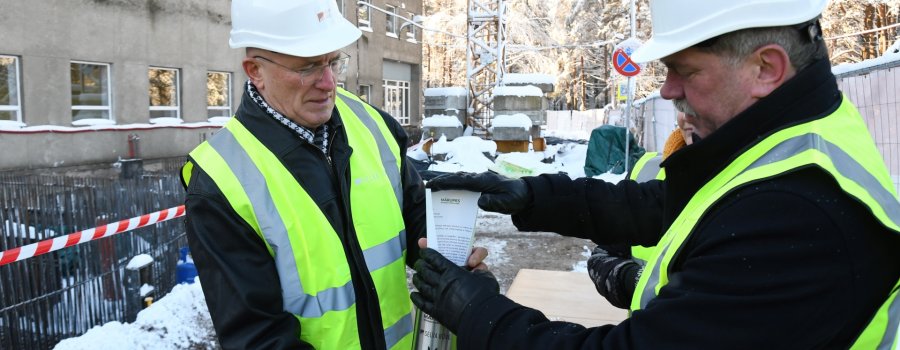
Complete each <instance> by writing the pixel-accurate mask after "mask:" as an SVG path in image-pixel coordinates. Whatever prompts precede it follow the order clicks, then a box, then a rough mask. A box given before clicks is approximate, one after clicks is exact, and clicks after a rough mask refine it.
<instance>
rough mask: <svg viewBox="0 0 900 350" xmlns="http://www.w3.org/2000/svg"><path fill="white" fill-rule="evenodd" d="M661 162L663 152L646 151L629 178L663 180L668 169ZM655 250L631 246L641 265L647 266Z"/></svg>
mask: <svg viewBox="0 0 900 350" xmlns="http://www.w3.org/2000/svg"><path fill="white" fill-rule="evenodd" d="M660 163H662V154H659V153H658V152H647V153H644V155H643V156H641V158H640V159H638V161H637V162H636V163H634V168H632V169H631V174H630V176H629V177H628V178H629V179H631V180H634V181H637V182H647V181H650V180H663V179H665V178H666V170H665V169H663V168H660V167H659V164H660ZM654 250H656V247H655V246H653V247H644V246H639V245H635V246H631V257H632V258H634V260H636V261H637V262H638V263H639V264H641V266H646V265H647V260H649V259H650V258H652V257H653V251H654Z"/></svg>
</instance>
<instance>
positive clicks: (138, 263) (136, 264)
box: [125, 254, 153, 270]
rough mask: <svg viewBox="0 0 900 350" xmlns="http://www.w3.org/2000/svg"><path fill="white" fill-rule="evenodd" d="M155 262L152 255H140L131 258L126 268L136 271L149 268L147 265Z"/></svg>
mask: <svg viewBox="0 0 900 350" xmlns="http://www.w3.org/2000/svg"><path fill="white" fill-rule="evenodd" d="M152 262H153V257H152V256H150V254H138V255H137V256H135V257H133V258H131V260H129V261H128V265H126V266H125V268H126V269H129V270H134V269H138V268H141V267H143V266H147V264H149V263H152Z"/></svg>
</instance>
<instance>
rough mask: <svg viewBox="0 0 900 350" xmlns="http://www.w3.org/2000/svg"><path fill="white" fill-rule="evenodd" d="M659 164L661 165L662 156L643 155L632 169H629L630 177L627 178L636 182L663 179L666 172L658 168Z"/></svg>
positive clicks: (655, 153)
mask: <svg viewBox="0 0 900 350" xmlns="http://www.w3.org/2000/svg"><path fill="white" fill-rule="evenodd" d="M660 163H662V154H659V153H658V152H647V153H644V155H643V156H641V158H640V159H638V161H637V162H636V163H634V168H632V169H631V175H630V176H629V177H628V178H629V179H631V180H634V181H637V182H647V181H650V180H662V179H665V178H666V172H665V170H663V169H662V168H660V167H659V164H660Z"/></svg>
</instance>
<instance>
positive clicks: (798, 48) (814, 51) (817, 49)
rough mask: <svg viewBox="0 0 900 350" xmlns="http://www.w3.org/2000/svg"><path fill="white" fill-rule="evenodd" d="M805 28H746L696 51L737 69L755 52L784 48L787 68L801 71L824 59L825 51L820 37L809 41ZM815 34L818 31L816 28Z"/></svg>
mask: <svg viewBox="0 0 900 350" xmlns="http://www.w3.org/2000/svg"><path fill="white" fill-rule="evenodd" d="M808 28H809V27H806V28H803V29H801V28H798V27H796V26H784V27H766V28H750V29H743V30H738V31H734V32H731V33H727V34H723V35H721V36H719V37H717V38H716V40H715V42H714V43H712V45H709V46H706V47H703V46H698V48H699V49H700V50H702V51H704V52H709V53H714V54H717V55H720V56H722V57H723V58H725V60H726V62H728V63H730V64H731V65H737V64H738V63H740V62H742V61H743V60H744V58H746V57H747V56H748V55H750V54H751V53H753V51H756V49H758V48H760V47H762V46H764V45H768V44H776V45H779V46H781V47H782V48H784V50H785V51H786V52H787V54H788V57H789V58H790V60H791V64H792V65H793V66H794V68H796V69H797V71H801V70H803V69H804V68H806V67H807V66H809V65H810V64H811V63H813V62H814V61H817V60H820V59H823V58H826V59H827V58H828V48H827V46H825V42H824V41H823V40H822V39H821V36H819V37H816V38H814V39H812V40H811V39H810V35H809V34H808V33H809V32H808V31H807V29H808ZM816 29H818V30H821V29H819V28H818V26H817V28H816Z"/></svg>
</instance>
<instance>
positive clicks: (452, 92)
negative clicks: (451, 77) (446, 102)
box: [425, 86, 469, 97]
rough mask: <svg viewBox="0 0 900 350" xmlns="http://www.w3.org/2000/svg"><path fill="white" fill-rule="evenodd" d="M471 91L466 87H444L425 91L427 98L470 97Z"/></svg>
mask: <svg viewBox="0 0 900 350" xmlns="http://www.w3.org/2000/svg"><path fill="white" fill-rule="evenodd" d="M468 94H469V91H468V90H466V88H464V87H459V86H451V87H443V88H428V89H425V97H433V96H465V95H468Z"/></svg>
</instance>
